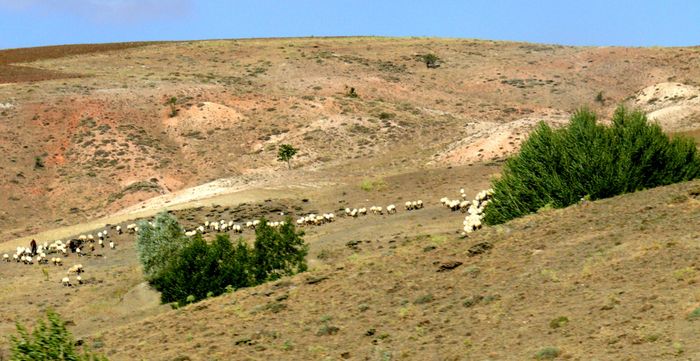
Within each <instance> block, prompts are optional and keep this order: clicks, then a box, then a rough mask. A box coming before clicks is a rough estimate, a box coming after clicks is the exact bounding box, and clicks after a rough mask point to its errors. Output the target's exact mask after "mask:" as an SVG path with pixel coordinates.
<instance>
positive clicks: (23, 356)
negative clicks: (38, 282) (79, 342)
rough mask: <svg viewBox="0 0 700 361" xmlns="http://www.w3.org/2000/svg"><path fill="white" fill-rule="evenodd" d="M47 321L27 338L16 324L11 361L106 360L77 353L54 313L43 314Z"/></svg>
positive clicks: (25, 330) (70, 336) (26, 334)
mask: <svg viewBox="0 0 700 361" xmlns="http://www.w3.org/2000/svg"><path fill="white" fill-rule="evenodd" d="M46 318H47V321H48V322H47V321H44V320H39V321H38V322H37V325H36V327H34V330H33V331H32V333H31V334H30V333H29V331H28V330H27V328H26V327H24V326H23V325H21V324H20V323H19V322H18V323H17V325H16V327H17V333H18V334H19V337H17V336H10V344H11V356H10V359H11V360H13V361H54V360H55V361H106V360H107V358H106V357H104V356H101V355H99V354H93V353H90V352H89V351H84V352H83V353H79V352H78V351H77V350H76V349H75V340H74V339H73V336H72V335H71V333H70V332H69V331H68V330H67V329H66V324H65V322H63V320H61V318H60V316H59V315H58V314H57V313H55V312H54V311H51V310H49V311H47V312H46Z"/></svg>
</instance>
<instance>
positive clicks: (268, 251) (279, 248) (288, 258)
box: [254, 217, 309, 283]
mask: <svg viewBox="0 0 700 361" xmlns="http://www.w3.org/2000/svg"><path fill="white" fill-rule="evenodd" d="M303 235H304V232H303V231H299V232H297V230H296V227H295V226H294V221H292V219H291V218H289V217H287V219H286V220H285V222H284V225H282V226H281V227H280V229H279V230H276V229H274V228H272V227H270V226H269V225H268V224H267V220H266V219H265V218H263V219H261V220H260V224H259V225H258V226H257V227H256V228H255V245H254V251H255V259H254V264H255V265H254V268H255V279H256V281H257V282H258V283H263V282H266V281H271V280H276V279H278V278H280V277H283V276H290V275H293V274H295V273H297V272H304V271H306V269H307V265H306V255H307V254H308V253H309V247H308V245H307V244H306V243H304V240H303V239H302V238H301V237H302V236H303Z"/></svg>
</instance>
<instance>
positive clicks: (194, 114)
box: [163, 102, 244, 134]
mask: <svg viewBox="0 0 700 361" xmlns="http://www.w3.org/2000/svg"><path fill="white" fill-rule="evenodd" d="M243 118H244V117H243V115H242V114H241V113H240V112H239V111H238V110H236V109H234V108H231V107H228V106H226V105H223V104H218V103H212V102H202V103H199V104H197V105H194V106H192V107H189V108H183V109H180V110H179V113H178V115H177V116H175V117H167V118H165V120H164V121H163V123H164V125H165V126H166V130H167V131H168V132H176V133H178V134H188V133H192V132H206V131H208V130H211V129H215V128H228V127H230V126H231V125H232V124H234V123H237V122H239V121H241V120H243Z"/></svg>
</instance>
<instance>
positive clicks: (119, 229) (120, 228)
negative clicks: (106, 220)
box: [115, 226, 122, 234]
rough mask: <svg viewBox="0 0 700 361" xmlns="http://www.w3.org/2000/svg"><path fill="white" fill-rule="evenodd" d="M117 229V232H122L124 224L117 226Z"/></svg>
mask: <svg viewBox="0 0 700 361" xmlns="http://www.w3.org/2000/svg"><path fill="white" fill-rule="evenodd" d="M115 229H116V230H117V234H122V226H117V227H116V228H115Z"/></svg>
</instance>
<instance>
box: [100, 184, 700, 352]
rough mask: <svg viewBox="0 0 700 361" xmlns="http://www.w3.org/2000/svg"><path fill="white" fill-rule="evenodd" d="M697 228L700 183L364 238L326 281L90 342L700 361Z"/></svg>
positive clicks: (232, 300)
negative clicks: (465, 226)
mask: <svg viewBox="0 0 700 361" xmlns="http://www.w3.org/2000/svg"><path fill="white" fill-rule="evenodd" d="M697 219H700V182H698V181H695V182H691V183H685V184H679V185H674V186H669V187H663V188H658V189H653V190H648V191H643V192H638V193H635V194H629V195H624V196H621V197H615V198H612V199H606V200H602V201H598V202H594V203H591V204H588V205H584V206H580V205H579V206H572V207H569V208H567V209H562V210H554V211H547V212H544V213H542V214H537V215H533V216H528V217H525V218H523V219H518V220H516V221H513V222H510V223H507V224H505V225H503V226H498V227H494V228H488V229H485V230H482V231H480V232H478V233H477V234H476V235H474V236H472V237H469V238H467V239H459V238H457V237H455V235H454V234H453V233H444V232H439V233H431V234H418V235H415V234H412V233H411V232H405V233H403V232H400V233H398V236H397V235H392V234H391V233H389V232H380V233H378V234H377V233H374V235H375V236H371V235H369V234H367V232H366V230H367V228H365V227H364V226H358V227H357V228H355V230H354V232H356V233H355V234H353V235H349V237H351V238H352V239H356V240H358V241H359V242H358V244H357V245H355V246H353V247H345V248H344V249H343V248H336V249H335V250H333V251H331V252H327V253H325V255H324V257H323V258H321V256H320V255H319V254H318V253H317V257H318V259H319V260H318V264H317V265H316V266H315V267H314V269H313V270H312V271H311V272H308V273H304V274H300V275H297V276H295V277H292V278H285V279H282V280H281V281H278V282H276V283H273V284H270V285H263V286H259V287H255V288H252V289H246V290H242V291H238V292H235V293H233V294H229V295H224V296H221V297H217V298H214V299H211V300H207V301H203V302H201V303H198V304H195V305H191V306H188V307H185V308H182V309H178V310H171V311H167V312H163V313H161V314H160V315H158V316H155V317H150V318H146V319H145V320H142V321H138V322H135V323H132V324H129V325H128V326H124V327H119V328H116V329H110V330H104V331H103V332H100V333H99V334H98V336H93V337H92V338H91V341H90V342H93V343H94V342H99V344H100V345H103V348H102V349H103V350H104V351H106V352H107V354H108V355H110V357H111V359H113V360H134V359H143V358H146V359H149V360H175V359H178V360H185V359H187V360H190V359H191V360H204V359H208V360H230V359H236V360H260V359H274V360H321V359H324V360H325V359H328V360H338V359H354V360H392V359H407V360H466V359H470V360H471V359H478V360H526V359H532V358H533V356H534V355H535V354H536V353H537V352H538V351H540V350H542V349H543V348H545V347H555V348H557V349H559V350H560V351H561V358H562V359H568V360H696V359H698V358H700V343H698V342H697V337H696V335H697V326H698V324H697V323H698V322H700V320H693V319H690V318H689V314H690V313H691V311H693V310H694V309H696V308H698V307H700V294H698V292H697V282H698V280H699V279H698V264H699V263H698V262H699V261H700V259H699V258H698V256H699V255H700V242H699V241H700V229H698V228H697V227H691V228H688V225H690V224H697ZM363 224H364V223H363ZM387 225H389V226H390V227H391V225H392V223H391V221H389V223H387ZM455 266H456V267H455ZM155 325H157V327H156V326H155ZM96 340H97V341H96Z"/></svg>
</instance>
